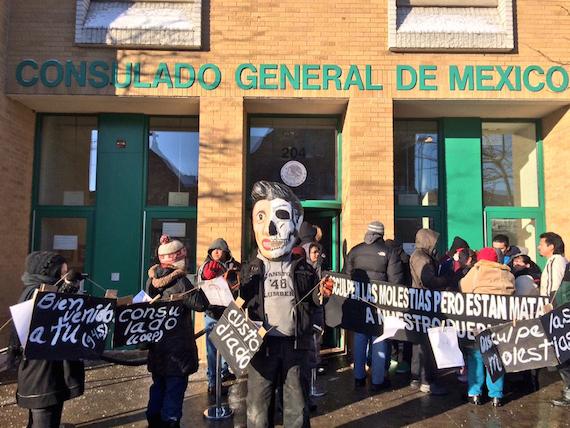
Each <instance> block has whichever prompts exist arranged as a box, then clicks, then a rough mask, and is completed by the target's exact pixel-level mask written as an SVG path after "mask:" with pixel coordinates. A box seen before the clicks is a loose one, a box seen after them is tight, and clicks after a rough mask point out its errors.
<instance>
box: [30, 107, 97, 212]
mask: <svg viewBox="0 0 570 428" xmlns="http://www.w3.org/2000/svg"><path fill="white" fill-rule="evenodd" d="M41 129H42V132H41V137H40V138H41V141H40V176H39V182H38V186H39V189H38V203H39V204H40V205H95V186H96V168H97V118H96V117H94V116H44V117H43V118H42V127H41Z"/></svg>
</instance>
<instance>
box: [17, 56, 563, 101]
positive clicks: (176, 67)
mask: <svg viewBox="0 0 570 428" xmlns="http://www.w3.org/2000/svg"><path fill="white" fill-rule="evenodd" d="M142 68H143V67H142V64H141V63H140V62H126V63H118V62H107V61H101V60H95V61H73V60H65V61H60V60H57V59H50V60H47V61H44V62H38V61H36V60H34V59H25V60H23V61H21V62H20V63H18V65H17V66H16V70H15V77H16V81H17V83H18V85H20V86H22V87H34V86H43V87H46V88H56V87H59V86H62V85H63V86H66V87H71V86H72V85H76V86H78V87H91V88H95V89H97V88H105V87H108V86H113V87H115V88H131V87H132V88H159V87H160V88H164V87H166V88H177V89H187V88H192V87H193V86H194V85H196V86H200V87H201V88H202V89H204V90H207V91H211V90H215V89H216V88H218V87H219V86H220V84H221V83H222V82H223V81H225V80H228V79H229V80H230V81H231V82H233V84H235V85H236V86H237V87H238V88H240V89H242V90H285V89H295V90H304V91H321V90H324V91H326V90H329V89H336V90H339V91H340V90H342V91H348V90H351V89H358V90H360V91H382V90H383V89H384V88H383V84H382V78H383V77H387V76H388V74H389V73H395V76H394V77H395V79H392V81H395V82H396V90H397V91H411V90H413V89H419V90H420V91H437V90H440V89H441V90H447V91H450V92H461V91H481V92H483V91H495V92H520V91H523V90H526V91H529V92H543V91H545V92H554V93H560V92H564V91H566V90H568V86H569V83H570V79H569V72H568V70H567V69H566V68H565V67H563V66H560V65H552V66H540V65H524V66H523V65H447V66H443V67H442V66H437V65H419V66H412V65H406V64H400V65H397V66H396V68H395V70H390V71H388V70H382V69H374V67H373V66H371V65H362V66H360V65H350V66H339V65H336V64H250V63H244V64H239V65H237V66H236V67H235V69H234V70H233V72H232V73H230V74H231V75H230V76H226V75H223V73H222V71H221V69H220V67H219V66H218V65H216V64H202V65H193V64H189V63H185V62H174V63H166V62H161V63H159V64H157V65H156V67H154V68H153V69H152V70H145V72H144V73H143V71H142Z"/></svg>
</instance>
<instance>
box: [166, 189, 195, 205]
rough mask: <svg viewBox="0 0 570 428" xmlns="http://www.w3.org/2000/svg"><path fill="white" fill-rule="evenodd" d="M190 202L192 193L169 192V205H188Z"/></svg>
mask: <svg viewBox="0 0 570 428" xmlns="http://www.w3.org/2000/svg"><path fill="white" fill-rule="evenodd" d="M189 204H190V193H188V192H168V206H169V207H187V206H188V205H189Z"/></svg>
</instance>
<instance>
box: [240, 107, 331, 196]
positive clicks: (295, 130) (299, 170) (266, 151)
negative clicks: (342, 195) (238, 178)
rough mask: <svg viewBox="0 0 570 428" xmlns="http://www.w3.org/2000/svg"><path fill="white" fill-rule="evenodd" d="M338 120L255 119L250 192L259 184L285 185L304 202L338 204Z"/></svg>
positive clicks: (249, 172)
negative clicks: (321, 201)
mask: <svg viewBox="0 0 570 428" xmlns="http://www.w3.org/2000/svg"><path fill="white" fill-rule="evenodd" d="M336 137H337V130H336V119H322V118H310V117H307V118H253V119H252V120H251V124H250V128H249V158H248V165H247V166H248V178H249V180H248V189H251V186H252V185H253V183H255V182H256V181H258V180H270V181H278V182H281V183H285V184H287V185H288V186H290V187H291V188H292V189H293V191H294V192H295V194H296V195H297V196H298V197H299V198H300V199H304V200H336V199H337V195H338V193H337V192H338V189H337V174H338V171H337V142H336V141H337V139H336Z"/></svg>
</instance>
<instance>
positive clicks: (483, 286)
mask: <svg viewBox="0 0 570 428" xmlns="http://www.w3.org/2000/svg"><path fill="white" fill-rule="evenodd" d="M459 286H460V288H461V292H462V293H477V294H502V295H507V296H510V295H512V294H514V292H515V277H514V275H513V274H512V273H511V269H510V268H509V267H508V266H507V265H504V264H502V263H497V262H491V261H488V260H479V261H478V262H477V263H475V265H474V266H473V267H472V268H471V270H470V271H469V272H468V273H467V275H465V277H464V278H463V279H462V280H461V281H460V282H459Z"/></svg>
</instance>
